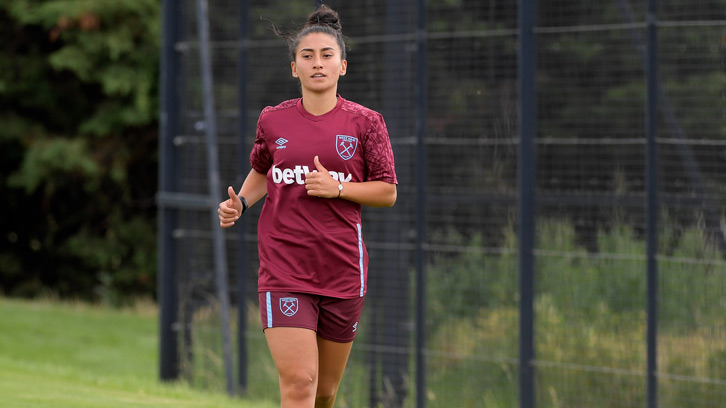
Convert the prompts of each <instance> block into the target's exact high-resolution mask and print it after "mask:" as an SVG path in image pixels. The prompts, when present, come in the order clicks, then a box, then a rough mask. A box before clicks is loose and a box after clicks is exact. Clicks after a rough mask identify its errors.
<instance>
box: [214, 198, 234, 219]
mask: <svg viewBox="0 0 726 408" xmlns="http://www.w3.org/2000/svg"><path fill="white" fill-rule="evenodd" d="M231 202H232V200H225V201H223V202H221V203H219V209H218V210H217V213H218V214H219V215H222V213H224V214H228V215H235V214H237V209H236V208H234V207H233V206H232V204H230V203H231Z"/></svg>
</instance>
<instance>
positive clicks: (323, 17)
mask: <svg viewBox="0 0 726 408" xmlns="http://www.w3.org/2000/svg"><path fill="white" fill-rule="evenodd" d="M317 25H319V26H328V27H330V28H332V29H333V30H335V31H338V32H342V31H343V27H342V26H341V25H340V18H339V17H338V13H336V12H335V11H334V10H333V9H331V8H330V7H328V6H326V5H324V4H323V5H321V6H320V7H319V8H318V9H317V10H315V11H313V12H312V13H310V15H309V16H308V23H307V24H306V26H307V27H309V26H317Z"/></svg>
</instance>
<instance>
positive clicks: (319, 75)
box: [310, 74, 325, 78]
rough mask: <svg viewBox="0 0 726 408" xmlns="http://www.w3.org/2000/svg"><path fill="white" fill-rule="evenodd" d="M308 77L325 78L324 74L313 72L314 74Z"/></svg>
mask: <svg viewBox="0 0 726 408" xmlns="http://www.w3.org/2000/svg"><path fill="white" fill-rule="evenodd" d="M310 78H325V75H323V74H315V75H313V76H311V77H310Z"/></svg>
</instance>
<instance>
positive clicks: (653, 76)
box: [645, 0, 658, 408]
mask: <svg viewBox="0 0 726 408" xmlns="http://www.w3.org/2000/svg"><path fill="white" fill-rule="evenodd" d="M656 22H657V0H648V12H647V34H646V36H647V46H646V50H645V52H646V55H645V64H646V69H645V77H646V91H647V96H646V97H647V100H646V105H647V106H646V124H645V130H646V133H647V135H646V175H645V176H646V189H647V192H646V195H647V198H646V200H647V203H646V205H647V224H646V231H647V236H646V240H647V247H646V251H647V286H648V295H647V296H648V300H647V314H648V325H647V336H646V343H647V366H648V367H647V389H648V392H647V396H648V408H656V407H657V406H658V378H657V377H656V373H657V370H658V365H657V364H658V359H657V358H658V349H657V345H658V339H657V336H658V261H657V260H656V256H657V254H658V145H657V142H656V137H657V134H658V48H657V47H658V32H657V27H656Z"/></svg>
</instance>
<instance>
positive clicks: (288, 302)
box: [280, 297, 298, 317]
mask: <svg viewBox="0 0 726 408" xmlns="http://www.w3.org/2000/svg"><path fill="white" fill-rule="evenodd" d="M297 305H298V301H297V298H296V297H284V298H280V311H281V312H282V314H284V315H285V316H287V317H291V316H294V315H295V313H297Z"/></svg>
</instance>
